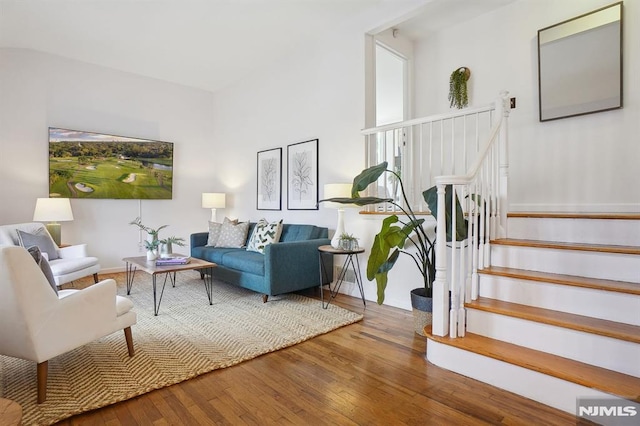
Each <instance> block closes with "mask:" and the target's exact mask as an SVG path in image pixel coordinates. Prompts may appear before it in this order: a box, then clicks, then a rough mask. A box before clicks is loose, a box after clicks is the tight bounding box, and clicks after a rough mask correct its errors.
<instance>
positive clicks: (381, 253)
mask: <svg viewBox="0 0 640 426" xmlns="http://www.w3.org/2000/svg"><path fill="white" fill-rule="evenodd" d="M387 165H388V164H387V162H386V161H385V162H383V163H380V164H378V165H376V166H371V167H369V168H367V169H365V170H363V171H362V172H361V173H360V174H359V175H358V176H356V177H355V178H354V179H353V186H352V188H351V198H329V199H325V200H321V201H320V202H324V201H330V202H334V203H341V204H355V205H358V206H366V205H371V204H380V203H389V204H392V205H393V206H395V207H397V208H398V210H399V211H401V212H402V215H400V216H399V215H397V214H392V215H391V216H388V217H386V218H385V219H384V220H383V221H382V228H381V229H380V232H378V234H376V236H375V238H374V240H373V244H372V245H371V253H370V254H369V260H368V262H367V279H368V280H369V281H373V280H374V279H375V280H376V285H377V288H378V299H377V302H378V304H382V303H383V302H384V296H385V290H386V288H387V283H388V274H389V271H390V270H391V269H392V268H393V266H394V265H395V264H396V261H397V260H398V257H399V256H400V253H402V254H405V255H407V256H409V257H411V259H412V260H413V262H414V264H415V265H416V266H417V268H418V270H419V271H420V274H421V275H422V279H423V286H424V289H425V293H426V296H427V297H432V286H433V281H434V280H435V275H436V252H435V237H430V236H429V234H428V232H427V230H426V229H425V227H424V222H425V219H424V218H418V217H417V216H416V214H415V212H414V211H413V209H412V208H411V206H410V204H409V200H408V199H407V196H406V193H405V191H404V184H403V183H402V179H401V178H400V174H399V173H397V172H395V171H393V170H389V169H387ZM384 173H391V174H392V175H394V176H395V178H396V179H397V181H398V183H399V187H400V191H401V193H402V198H403V200H404V204H399V203H397V202H396V201H395V200H394V199H392V198H379V197H361V196H360V193H361V192H362V191H364V190H365V189H367V187H368V186H369V185H371V184H372V183H374V182H377V181H378V178H380V176H382V174H384ZM422 196H423V198H424V200H425V201H426V203H427V205H428V206H429V209H430V210H431V214H432V215H433V217H437V212H438V197H437V192H436V187H435V186H433V187H431V188H429V189H427V190H426V191H424V192H423V193H422ZM453 196H454V191H453V188H452V186H451V185H447V186H446V189H445V199H446V218H447V222H446V223H447V241H452V235H453V233H452V230H451V222H452V220H451V216H452V212H451V205H452V197H453ZM455 214H456V241H462V240H464V239H466V238H467V225H466V224H467V221H466V220H465V219H464V215H463V212H462V207H461V206H460V203H459V202H458V200H457V198H456V213H455ZM410 246H414V247H415V250H408V248H409V247H410Z"/></svg>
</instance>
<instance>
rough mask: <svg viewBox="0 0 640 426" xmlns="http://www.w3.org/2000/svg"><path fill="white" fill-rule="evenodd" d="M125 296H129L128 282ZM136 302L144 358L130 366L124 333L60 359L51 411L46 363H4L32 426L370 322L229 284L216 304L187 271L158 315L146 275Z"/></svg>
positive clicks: (1, 371)
mask: <svg viewBox="0 0 640 426" xmlns="http://www.w3.org/2000/svg"><path fill="white" fill-rule="evenodd" d="M122 281H124V280H123V279H122ZM158 281H159V282H160V281H161V280H160V278H158ZM118 294H120V295H125V294H126V292H125V288H124V282H119V283H118ZM129 297H130V298H131V299H132V300H133V302H134V304H135V310H136V312H137V314H138V323H137V324H136V325H134V326H133V327H132V331H133V341H134V346H135V351H136V354H135V356H134V357H133V358H129V356H128V355H127V347H126V343H125V339H124V333H123V332H117V333H114V334H112V335H110V336H107V337H105V338H102V339H100V340H97V341H95V342H93V343H90V344H88V345H85V346H83V347H81V348H78V349H75V350H73V351H71V352H68V353H66V354H63V355H60V356H58V357H56V358H54V359H52V360H50V361H49V384H48V387H47V401H46V402H45V403H43V404H36V364H35V363H34V362H28V361H23V360H19V359H15V358H9V357H5V356H0V377H1V383H0V396H2V397H4V398H8V399H11V400H14V401H16V402H18V403H19V404H20V405H21V406H22V409H23V424H24V425H31V424H37V425H47V424H52V423H55V422H56V421H59V420H62V419H65V418H67V417H70V416H72V415H74V414H78V413H82V412H85V411H89V410H92V409H95V408H99V407H104V406H106V405H109V404H113V403H115V402H118V401H123V400H126V399H129V398H132V397H134V396H137V395H141V394H143V393H146V392H149V391H151V390H154V389H159V388H161V387H164V386H169V385H172V384H175V383H178V382H181V381H183V380H187V379H189V378H192V377H195V376H197V375H200V374H203V373H206V372H209V371H212V370H215V369H218V368H224V367H229V366H232V365H235V364H238V363H240V362H242V361H246V360H249V359H252V358H255V357H257V356H259V355H262V354H266V353H268V352H273V351H276V350H278V349H282V348H285V347H288V346H292V345H295V344H296V343H299V342H302V341H305V340H308V339H310V338H312V337H314V336H318V335H320V334H323V333H327V332H329V331H331V330H335V329H337V328H340V327H342V326H345V325H347V324H352V323H354V322H357V321H359V320H361V319H362V315H361V314H357V313H354V312H350V311H348V310H345V309H342V308H339V307H337V306H333V305H330V306H329V307H328V309H322V306H321V303H320V301H319V300H314V299H310V298H307V297H304V296H300V295H296V294H287V295H282V296H273V297H270V298H269V301H268V302H267V303H262V297H261V295H260V294H257V293H254V292H251V291H248V290H244V289H241V288H238V287H235V286H232V285H229V284H225V283H219V282H216V283H214V290H213V306H211V305H209V300H208V298H207V295H206V293H205V289H204V284H203V282H202V281H201V280H200V278H199V275H198V274H197V273H195V272H193V271H187V272H182V273H178V278H177V284H176V287H175V288H172V287H171V285H170V284H167V287H166V289H165V292H164V296H163V299H162V304H161V306H160V312H159V315H158V316H157V317H156V316H154V315H153V293H152V290H151V277H150V276H149V275H147V274H145V273H142V272H138V273H137V274H136V277H135V282H134V285H133V289H132V291H131V295H130V296H129Z"/></svg>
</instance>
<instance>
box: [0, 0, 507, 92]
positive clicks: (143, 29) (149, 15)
mask: <svg viewBox="0 0 640 426" xmlns="http://www.w3.org/2000/svg"><path fill="white" fill-rule="evenodd" d="M390 1H397V2H401V1H402V0H0V47H16V48H27V49H34V50H38V51H42V52H47V53H52V54H56V55H60V56H64V57H68V58H72V59H77V60H80V61H84V62H89V63H93V64H98V65H102V66H105V67H110V68H114V69H118V70H122V71H127V72H132V73H136V74H141V75H145V76H149V77H154V78H158V79H161V80H165V81H170V82H174V83H179V84H184V85H187V86H192V87H197V88H201V89H205V90H210V91H216V90H219V89H221V88H223V87H225V86H227V85H229V84H231V83H232V82H234V81H237V80H239V79H240V78H242V77H244V76H246V75H247V74H249V73H251V72H252V71H253V70H257V69H259V68H260V67H264V66H267V65H268V64H269V63H270V62H271V61H273V60H275V59H277V58H279V57H281V56H283V55H286V54H287V53H288V52H290V51H291V50H293V49H295V48H297V47H298V46H301V45H302V44H303V43H305V42H309V41H310V40H312V39H313V38H314V37H319V36H320V35H322V34H323V32H325V31H328V30H330V29H331V28H335V26H337V25H341V24H345V23H348V22H350V20H352V19H355V18H357V17H358V16H359V15H360V14H363V13H365V12H366V11H367V10H369V9H371V8H375V7H376V6H377V5H379V4H380V3H388V2H390ZM510 1H513V0H432V1H429V0H425V3H428V4H427V6H428V7H426V8H425V9H424V10H425V11H426V12H427V14H426V16H427V20H426V21H425V20H424V19H422V20H419V19H417V18H414V19H412V20H411V21H410V22H409V23H408V24H407V25H408V26H407V27H406V28H407V31H411V32H413V33H414V34H417V33H418V32H419V31H423V30H425V29H430V28H434V25H435V26H437V25H438V24H440V25H443V24H445V25H446V23H447V19H445V18H446V16H449V15H450V16H453V17H454V18H456V19H458V21H459V20H460V19H461V17H460V14H462V15H464V19H468V18H469V17H470V16H468V15H477V14H480V13H484V12H486V11H487V10H490V9H493V8H495V7H498V6H496V5H497V4H499V5H502V4H505V3H508V2H510Z"/></svg>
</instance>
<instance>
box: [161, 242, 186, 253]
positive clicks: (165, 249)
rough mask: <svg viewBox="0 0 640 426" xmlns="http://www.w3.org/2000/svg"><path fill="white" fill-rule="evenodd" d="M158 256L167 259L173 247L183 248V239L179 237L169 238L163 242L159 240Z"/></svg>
mask: <svg viewBox="0 0 640 426" xmlns="http://www.w3.org/2000/svg"><path fill="white" fill-rule="evenodd" d="M160 244H161V246H160V256H161V257H169V256H171V255H172V254H173V245H174V244H175V245H177V246H180V247H184V238H180V237H169V238H165V239H163V240H160Z"/></svg>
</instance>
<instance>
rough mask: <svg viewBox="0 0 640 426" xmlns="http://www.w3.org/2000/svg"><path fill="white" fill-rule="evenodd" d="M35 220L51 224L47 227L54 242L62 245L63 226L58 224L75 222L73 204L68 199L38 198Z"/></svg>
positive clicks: (34, 213) (34, 214)
mask: <svg viewBox="0 0 640 426" xmlns="http://www.w3.org/2000/svg"><path fill="white" fill-rule="evenodd" d="M33 220H35V221H38V222H47V221H48V222H49V223H47V224H46V225H45V226H46V227H47V231H49V234H51V237H52V238H53V241H54V242H55V243H56V244H57V245H58V247H59V246H60V244H61V240H62V234H61V225H60V224H59V223H58V222H65V221H69V220H73V212H72V211H71V202H69V199H68V198H38V200H37V201H36V209H35V211H34V212H33Z"/></svg>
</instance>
